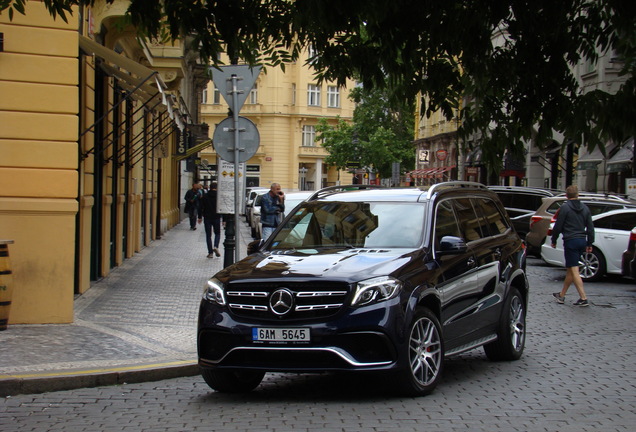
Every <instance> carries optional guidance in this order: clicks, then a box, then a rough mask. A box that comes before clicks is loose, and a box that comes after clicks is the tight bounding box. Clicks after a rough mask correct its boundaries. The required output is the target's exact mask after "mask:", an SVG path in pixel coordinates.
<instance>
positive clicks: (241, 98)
mask: <svg viewBox="0 0 636 432" xmlns="http://www.w3.org/2000/svg"><path fill="white" fill-rule="evenodd" d="M210 70H211V72H212V80H213V81H214V82H215V84H216V85H217V88H223V87H224V88H225V89H226V91H225V92H223V91H222V92H221V96H223V98H224V99H225V101H226V102H227V103H228V105H229V106H230V110H231V112H232V120H231V127H230V124H228V125H227V126H225V125H224V123H225V120H224V121H222V122H221V123H220V124H219V125H217V127H216V129H215V131H214V139H213V144H214V149H215V150H216V152H217V154H218V155H219V156H220V157H221V158H222V159H223V160H225V161H227V162H230V163H232V162H233V163H234V214H231V213H229V212H228V213H227V214H226V219H225V221H226V226H225V242H224V243H223V244H224V246H225V254H224V261H223V264H224V266H225V267H227V266H229V265H232V264H233V263H234V262H237V261H239V259H240V254H239V248H238V245H239V236H240V231H239V212H240V211H241V210H240V209H241V199H240V198H241V192H242V189H241V187H240V186H241V183H240V175H241V172H240V164H241V162H247V160H248V159H249V158H251V157H252V156H254V154H255V153H256V151H257V149H258V146H259V140H260V137H259V134H258V130H257V128H256V126H255V125H254V123H252V122H251V121H249V120H248V119H246V118H243V117H240V116H239V111H240V110H241V107H242V106H243V104H244V103H245V100H246V99H247V96H248V94H249V92H250V90H251V89H252V87H253V86H254V83H255V82H256V78H257V77H258V74H259V73H260V70H261V67H260V66H255V67H249V66H247V65H243V66H239V65H232V66H224V67H222V68H216V67H210ZM239 81H240V83H239ZM220 84H223V85H220ZM226 120H230V118H229V117H228V118H227V119H226ZM228 123H229V122H228ZM226 132H234V134H233V135H232V137H233V140H232V139H230V137H229V134H228V135H226ZM241 132H244V135H245V140H244V141H245V143H244V144H245V145H244V147H243V148H241V147H240V145H241V137H240V133H241ZM226 136H227V138H228V139H227V140H226V139H225V137H226ZM228 141H229V142H233V146H230V145H228V144H229V142H228ZM229 147H233V148H231V149H230V148H229ZM230 150H231V151H230ZM235 237H236V241H235ZM232 252H233V253H232ZM232 258H234V260H233V259H232Z"/></svg>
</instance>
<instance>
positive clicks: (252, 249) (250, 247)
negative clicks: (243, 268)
mask: <svg viewBox="0 0 636 432" xmlns="http://www.w3.org/2000/svg"><path fill="white" fill-rule="evenodd" d="M263 243H265V240H263V239H258V240H254V241H253V242H249V243H248V244H247V254H248V255H252V254H253V253H256V252H258V250H259V249H260V248H261V246H262V245H263Z"/></svg>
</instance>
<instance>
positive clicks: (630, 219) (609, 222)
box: [594, 213, 636, 231]
mask: <svg viewBox="0 0 636 432" xmlns="http://www.w3.org/2000/svg"><path fill="white" fill-rule="evenodd" d="M635 225H636V213H622V214H616V215H612V216H607V217H604V218H600V219H597V220H596V221H594V226H595V227H597V228H607V229H615V230H621V231H631V230H632V228H634V226H635Z"/></svg>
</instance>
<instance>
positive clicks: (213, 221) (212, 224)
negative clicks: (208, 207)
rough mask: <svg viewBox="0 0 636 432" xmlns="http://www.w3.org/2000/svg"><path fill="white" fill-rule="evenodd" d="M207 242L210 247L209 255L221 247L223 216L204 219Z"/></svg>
mask: <svg viewBox="0 0 636 432" xmlns="http://www.w3.org/2000/svg"><path fill="white" fill-rule="evenodd" d="M203 225H204V226H205V242H206V244H207V246H208V253H209V254H211V253H212V252H213V251H214V249H215V248H218V247H219V242H220V241H221V216H216V217H213V218H204V219H203ZM213 229H214V246H212V230H213Z"/></svg>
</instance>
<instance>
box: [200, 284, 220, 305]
mask: <svg viewBox="0 0 636 432" xmlns="http://www.w3.org/2000/svg"><path fill="white" fill-rule="evenodd" d="M203 298H204V299H205V300H208V301H211V302H214V303H217V304H220V305H225V294H223V284H222V283H221V282H219V281H218V279H215V278H212V279H210V280H209V281H208V285H207V287H206V288H205V291H204V292H203Z"/></svg>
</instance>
